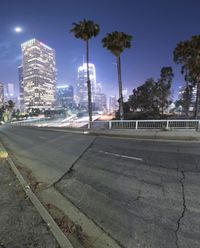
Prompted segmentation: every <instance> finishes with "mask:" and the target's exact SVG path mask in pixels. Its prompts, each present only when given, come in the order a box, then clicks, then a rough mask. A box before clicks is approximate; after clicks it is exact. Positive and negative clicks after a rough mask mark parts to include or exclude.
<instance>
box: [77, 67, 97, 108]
mask: <svg viewBox="0 0 200 248" xmlns="http://www.w3.org/2000/svg"><path fill="white" fill-rule="evenodd" d="M89 74H90V82H91V93H92V102H94V98H93V97H94V94H95V93H96V70H95V66H94V64H89ZM77 98H78V104H80V106H83V107H85V108H87V107H88V90H87V64H86V63H83V65H81V66H79V68H78V80H77Z"/></svg>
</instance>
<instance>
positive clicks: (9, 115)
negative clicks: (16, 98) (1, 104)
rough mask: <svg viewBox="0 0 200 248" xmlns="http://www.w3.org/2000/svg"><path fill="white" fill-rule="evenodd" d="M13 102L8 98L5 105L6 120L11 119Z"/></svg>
mask: <svg viewBox="0 0 200 248" xmlns="http://www.w3.org/2000/svg"><path fill="white" fill-rule="evenodd" d="M14 106H15V103H14V102H13V101H12V100H9V101H8V102H7V105H6V109H7V110H8V121H11V120H12V113H13V109H14Z"/></svg>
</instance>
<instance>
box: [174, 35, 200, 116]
mask: <svg viewBox="0 0 200 248" xmlns="http://www.w3.org/2000/svg"><path fill="white" fill-rule="evenodd" d="M173 56H174V62H175V63H177V64H181V65H182V66H181V73H182V74H184V75H186V76H187V79H188V80H189V82H191V83H193V84H194V85H195V86H196V87H197V93H196V103H195V112H194V117H195V119H197V118H198V112H199V97H200V35H196V36H192V37H191V39H190V40H186V41H181V42H180V43H178V44H177V46H176V48H175V49H174V52H173Z"/></svg>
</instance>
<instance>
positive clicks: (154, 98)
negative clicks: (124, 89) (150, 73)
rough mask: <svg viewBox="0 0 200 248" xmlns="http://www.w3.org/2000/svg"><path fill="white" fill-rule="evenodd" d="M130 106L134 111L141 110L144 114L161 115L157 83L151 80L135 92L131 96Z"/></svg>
mask: <svg viewBox="0 0 200 248" xmlns="http://www.w3.org/2000/svg"><path fill="white" fill-rule="evenodd" d="M128 102H129V105H130V107H131V109H132V110H134V111H136V110H139V111H140V112H142V113H148V114H151V115H158V114H159V105H158V92H157V91H156V82H155V80H154V79H153V78H149V79H147V80H146V81H145V83H144V84H143V85H141V86H139V87H138V88H137V89H134V90H133V94H132V95H130V96H129V100H128Z"/></svg>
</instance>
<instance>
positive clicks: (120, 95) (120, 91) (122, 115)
mask: <svg viewBox="0 0 200 248" xmlns="http://www.w3.org/2000/svg"><path fill="white" fill-rule="evenodd" d="M117 73H118V84H119V116H120V120H124V108H123V94H122V78H121V60H120V56H118V57H117Z"/></svg>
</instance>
